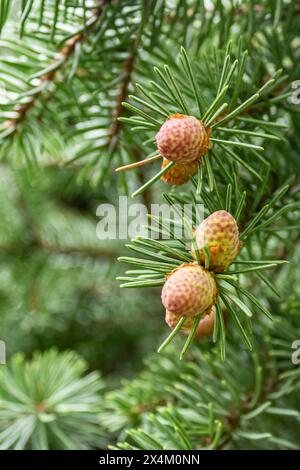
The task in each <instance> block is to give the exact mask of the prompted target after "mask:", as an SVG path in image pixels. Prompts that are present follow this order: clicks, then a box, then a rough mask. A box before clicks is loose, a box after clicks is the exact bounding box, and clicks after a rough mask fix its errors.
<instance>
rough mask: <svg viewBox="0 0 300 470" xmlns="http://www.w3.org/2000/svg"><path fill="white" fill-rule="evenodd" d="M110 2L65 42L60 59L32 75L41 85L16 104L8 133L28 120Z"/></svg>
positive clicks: (7, 122) (106, 2) (8, 122)
mask: <svg viewBox="0 0 300 470" xmlns="http://www.w3.org/2000/svg"><path fill="white" fill-rule="evenodd" d="M108 3H110V0H102V1H101V3H100V4H99V6H98V7H97V8H95V10H94V11H93V13H92V15H91V17H90V18H89V20H88V21H87V23H86V25H85V26H84V27H83V28H82V31H81V32H80V33H78V34H75V35H74V36H72V37H70V38H69V39H68V40H67V41H66V42H65V43H64V44H63V47H62V48H61V50H60V51H59V53H58V59H57V60H56V61H55V62H53V63H51V64H50V65H49V67H46V68H45V69H44V70H43V71H41V72H40V73H38V74H35V75H34V76H32V77H31V79H32V78H39V79H40V81H41V85H40V86H38V87H37V88H35V89H33V90H32V93H31V95H30V98H29V99H28V100H27V101H26V102H25V103H22V104H17V105H15V107H14V111H15V112H17V113H18V117H17V118H15V119H9V120H7V121H6V122H5V123H4V127H5V128H7V129H8V133H7V135H9V136H10V137H12V136H13V135H14V134H15V133H16V132H17V131H18V128H19V126H20V125H21V124H22V123H23V122H24V121H25V120H26V117H27V115H28V113H29V112H30V110H31V109H32V108H34V106H35V104H36V103H37V102H38V100H39V98H41V96H42V95H43V94H44V93H45V92H46V91H48V89H49V85H50V84H51V83H53V82H54V81H55V79H56V77H57V75H58V73H59V72H60V71H61V70H62V69H63V68H64V67H65V66H66V64H67V63H68V62H69V60H70V59H71V57H72V56H73V54H74V51H75V50H76V46H77V44H79V43H82V42H83V41H84V40H85V39H86V38H87V36H88V33H90V32H92V31H93V26H94V25H95V23H96V22H97V20H98V19H99V17H100V16H101V14H102V12H103V8H104V6H105V5H106V4H108Z"/></svg>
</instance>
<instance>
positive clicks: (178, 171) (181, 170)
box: [161, 158, 198, 186]
mask: <svg viewBox="0 0 300 470" xmlns="http://www.w3.org/2000/svg"><path fill="white" fill-rule="evenodd" d="M169 163H170V161H169V160H167V159H166V158H164V159H163V163H162V166H161V168H162V169H163V168H165V167H166V166H167V165H169ZM197 171H198V163H197V160H194V161H192V162H189V163H175V165H173V166H172V168H170V170H168V171H167V172H166V173H164V174H163V175H162V177H161V179H162V180H163V182H164V183H166V184H175V185H176V186H180V185H181V184H184V183H187V182H188V180H189V178H190V176H194V175H195V174H196V173H197Z"/></svg>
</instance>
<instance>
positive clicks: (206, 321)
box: [165, 306, 216, 338]
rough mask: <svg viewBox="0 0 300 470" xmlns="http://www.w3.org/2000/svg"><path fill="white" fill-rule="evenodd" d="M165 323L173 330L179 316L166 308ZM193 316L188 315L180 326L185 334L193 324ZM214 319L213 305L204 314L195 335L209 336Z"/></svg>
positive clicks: (187, 333)
mask: <svg viewBox="0 0 300 470" xmlns="http://www.w3.org/2000/svg"><path fill="white" fill-rule="evenodd" d="M165 319H166V323H167V325H168V326H169V327H170V328H171V330H174V328H175V326H176V325H177V323H178V321H179V320H180V316H178V315H176V314H175V313H173V312H170V311H169V310H166V318H165ZM194 319H195V317H188V318H187V319H186V320H185V321H184V323H183V325H182V326H181V330H182V331H183V333H184V334H185V335H187V336H188V335H189V334H190V331H191V328H192V326H193V323H194ZM215 319H216V307H215V306H213V307H212V308H211V309H210V310H209V312H208V313H207V314H205V315H204V316H203V317H202V318H201V320H200V322H199V325H198V327H197V330H196V333H195V336H196V337H199V338H201V337H204V336H211V335H212V333H213V331H214V324H215Z"/></svg>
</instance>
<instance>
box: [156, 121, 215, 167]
mask: <svg viewBox="0 0 300 470" xmlns="http://www.w3.org/2000/svg"><path fill="white" fill-rule="evenodd" d="M156 144H157V148H158V150H159V153H160V155H161V156H162V157H164V158H167V159H168V160H170V161H172V162H175V163H187V162H192V161H193V160H198V159H199V158H201V157H202V156H203V155H204V154H205V153H206V152H207V149H208V148H209V133H208V131H207V130H206V128H205V126H204V124H203V122H202V121H199V120H198V119H196V118H195V117H194V116H185V115H183V114H174V115H173V116H171V117H170V118H169V119H168V121H166V122H165V123H164V124H163V125H162V126H161V128H160V130H159V132H158V133H157V134H156Z"/></svg>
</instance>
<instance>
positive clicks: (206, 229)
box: [192, 210, 241, 272]
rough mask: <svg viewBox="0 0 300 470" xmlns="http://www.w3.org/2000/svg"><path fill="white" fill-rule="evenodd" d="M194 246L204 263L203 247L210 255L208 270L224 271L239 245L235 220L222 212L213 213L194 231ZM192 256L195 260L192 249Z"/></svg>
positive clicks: (235, 254) (237, 250)
mask: <svg viewBox="0 0 300 470" xmlns="http://www.w3.org/2000/svg"><path fill="white" fill-rule="evenodd" d="M195 245H196V246H197V248H198V250H199V253H200V257H201V260H202V262H203V264H204V263H205V254H204V250H203V248H204V246H207V248H208V249H209V253H210V265H209V269H211V270H213V271H215V272H222V271H224V270H225V269H226V268H227V267H228V266H229V265H230V263H232V261H233V260H234V259H235V258H236V256H237V254H238V252H239V250H240V248H241V243H240V241H239V228H238V226H237V223H236V220H235V219H234V217H232V215H231V214H229V212H226V211H224V210H220V211H216V212H213V213H212V214H211V215H210V216H209V217H207V218H206V219H205V220H204V221H203V222H202V223H201V224H200V225H199V226H198V227H197V229H196V232H195ZM192 255H193V257H194V258H195V259H196V254H195V250H194V248H192Z"/></svg>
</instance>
